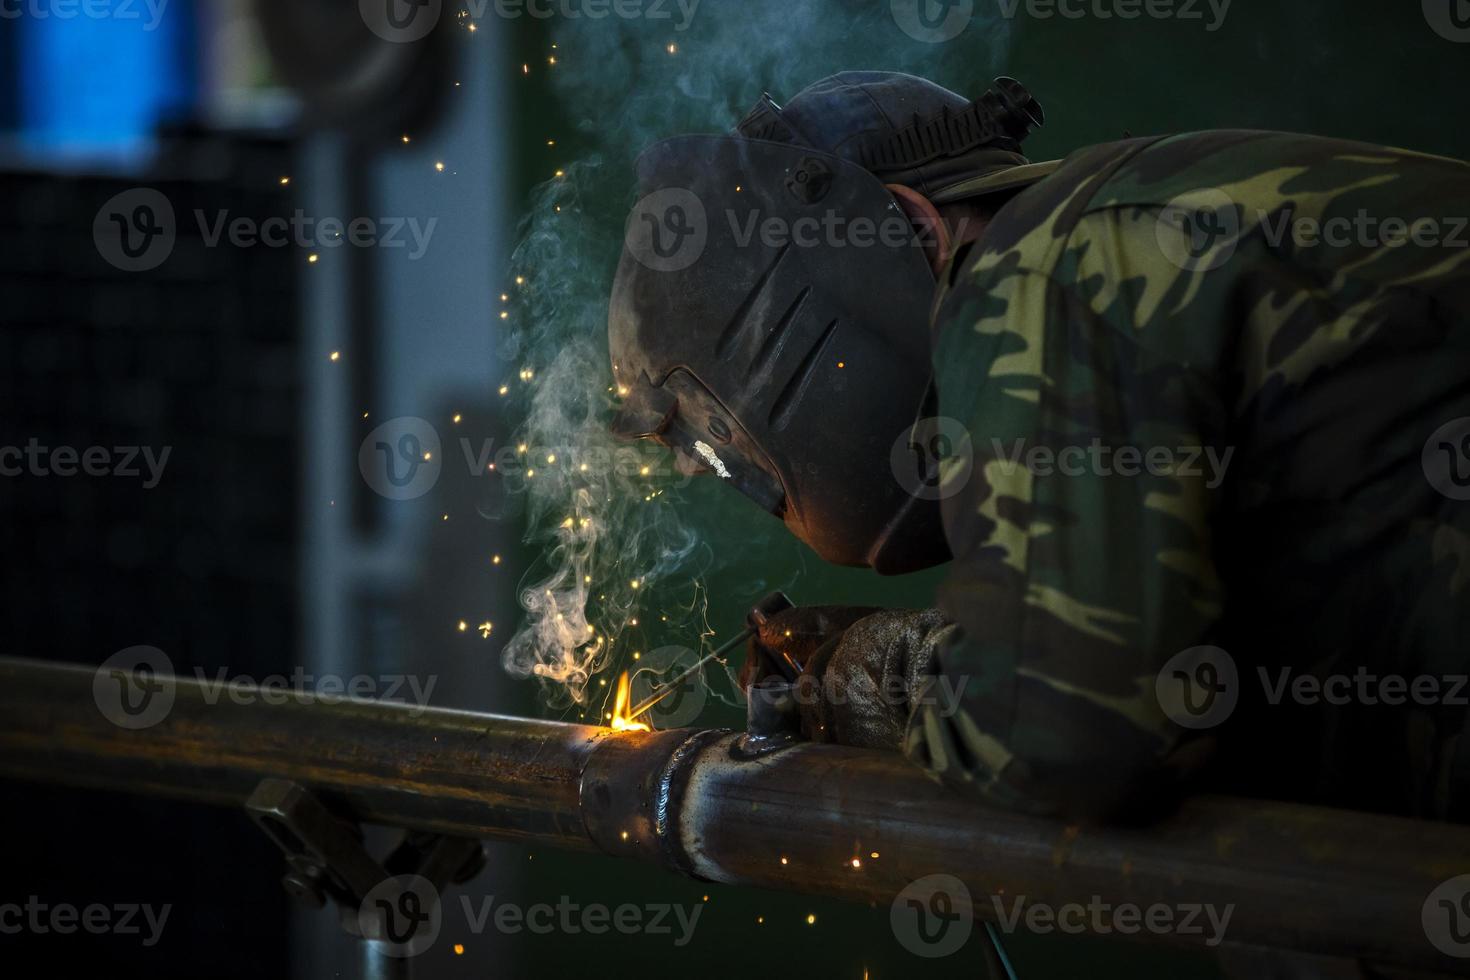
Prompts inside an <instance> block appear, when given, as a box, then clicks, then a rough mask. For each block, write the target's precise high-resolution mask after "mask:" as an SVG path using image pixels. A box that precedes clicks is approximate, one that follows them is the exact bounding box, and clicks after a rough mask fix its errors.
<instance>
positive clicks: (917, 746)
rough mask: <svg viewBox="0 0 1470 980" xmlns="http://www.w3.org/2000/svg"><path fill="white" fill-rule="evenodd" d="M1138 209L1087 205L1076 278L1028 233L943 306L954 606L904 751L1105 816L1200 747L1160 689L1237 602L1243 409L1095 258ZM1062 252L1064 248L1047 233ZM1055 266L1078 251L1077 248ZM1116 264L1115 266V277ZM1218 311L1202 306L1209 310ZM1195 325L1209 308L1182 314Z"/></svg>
mask: <svg viewBox="0 0 1470 980" xmlns="http://www.w3.org/2000/svg"><path fill="white" fill-rule="evenodd" d="M1133 224H1138V222H1137V221H1136V216H1135V215H1128V214H1127V213H1125V212H1121V211H1120V212H1110V211H1104V212H1102V213H1098V214H1091V215H1088V216H1087V217H1086V218H1085V219H1083V221H1082V223H1081V224H1079V225H1078V226H1076V228H1075V230H1074V234H1073V235H1072V236H1071V243H1072V244H1075V243H1076V241H1077V240H1078V238H1079V236H1080V237H1082V238H1086V239H1089V241H1090V244H1091V245H1094V246H1099V247H1096V248H1091V249H1088V248H1083V249H1081V250H1079V251H1071V250H1070V249H1068V251H1069V252H1070V254H1072V255H1073V256H1075V255H1078V254H1081V255H1084V256H1087V257H1086V259H1085V260H1083V261H1082V263H1081V264H1078V261H1077V260H1076V259H1075V258H1073V259H1069V260H1068V261H1069V262H1071V263H1072V264H1071V265H1070V272H1071V273H1073V274H1072V275H1069V276H1067V279H1068V282H1066V283H1064V282H1061V281H1059V279H1060V278H1061V277H1059V276H1057V275H1052V274H1047V273H1043V272H1040V271H1037V269H1038V267H1040V268H1050V269H1052V270H1055V269H1056V268H1058V265H1057V263H1054V262H1053V263H1050V264H1044V263H1039V262H1038V263H1028V262H1027V261H1025V257H1024V251H1022V252H1020V253H1018V252H1017V251H1016V250H1010V251H1008V252H1007V251H1001V252H997V250H995V249H994V248H991V249H989V254H987V255H985V256H982V257H981V258H980V259H979V260H978V261H974V262H970V263H968V264H967V267H966V270H965V272H964V273H963V274H962V276H961V280H962V281H960V282H957V283H955V284H954V286H953V288H952V289H951V290H950V291H949V293H948V294H947V295H946V297H945V299H944V300H943V302H942V305H941V307H940V309H939V311H938V313H939V316H938V320H937V323H938V324H939V326H940V328H941V329H940V332H939V334H938V336H937V339H936V350H935V364H936V369H937V381H938V386H939V391H940V400H939V411H940V414H941V415H942V416H944V417H946V418H948V419H951V420H953V422H947V423H945V424H946V425H955V424H958V425H961V426H963V431H964V432H965V433H967V435H968V439H969V447H968V451H964V452H960V453H958V454H957V455H955V456H954V457H953V458H952V459H951V460H950V461H949V463H948V465H946V466H945V467H944V468H942V470H941V474H942V481H943V482H942V483H941V492H943V493H944V494H945V499H944V508H945V527H946V533H947V535H948V537H949V539H950V543H951V547H952V550H953V552H954V555H955V563H954V568H953V572H952V574H951V576H950V577H949V579H948V580H947V582H946V583H945V585H944V586H943V587H942V589H941V591H940V596H939V604H940V607H941V609H942V610H943V611H944V612H945V614H946V615H947V616H948V617H949V618H950V619H951V620H952V621H953V622H955V623H956V624H957V627H958V628H957V629H956V630H955V632H954V633H953V635H952V636H951V638H950V639H949V641H948V643H947V644H946V646H945V649H944V650H943V651H942V653H941V655H940V668H941V669H940V673H939V674H938V676H937V677H936V678H935V679H934V680H933V682H932V684H933V687H932V688H931V689H930V690H929V691H927V692H925V694H924V696H921V697H919V698H918V699H917V702H918V703H917V706H916V708H915V711H914V713H913V715H912V717H911V720H910V724H909V728H908V731H907V733H906V736H905V750H906V752H907V753H908V754H909V756H910V757H911V758H912V759H914V760H915V761H916V762H918V763H919V764H920V765H922V766H924V767H925V768H927V769H928V770H929V771H930V772H931V773H932V774H934V775H935V776H937V777H938V778H939V779H941V780H943V781H944V782H946V783H948V784H950V785H953V786H955V787H957V788H960V789H963V790H966V791H969V792H975V793H979V794H980V795H981V796H983V797H984V798H985V799H987V800H989V801H992V802H994V803H997V804H1000V805H1004V806H1008V807H1012V808H1019V809H1026V810H1030V811H1034V812H1041V813H1061V814H1064V815H1067V816H1074V817H1081V818H1089V817H1101V816H1107V815H1115V814H1117V813H1118V812H1119V810H1120V809H1123V808H1129V809H1137V808H1141V807H1146V806H1147V801H1150V800H1154V799H1156V798H1157V797H1158V796H1159V795H1160V793H1161V792H1162V791H1163V790H1165V789H1166V788H1167V787H1169V786H1170V785H1172V783H1173V782H1175V780H1176V776H1177V771H1178V770H1179V769H1180V768H1182V767H1185V766H1186V765H1187V763H1186V761H1185V760H1186V759H1192V758H1194V757H1196V756H1198V755H1199V754H1200V753H1199V752H1197V751H1195V750H1196V749H1197V748H1199V747H1200V746H1199V745H1198V743H1196V744H1195V745H1194V746H1193V747H1188V742H1187V740H1186V739H1185V738H1184V736H1185V735H1186V734H1187V732H1186V731H1185V730H1184V729H1181V728H1180V727H1179V726H1177V725H1175V724H1174V723H1173V722H1172V721H1171V720H1170V718H1169V717H1168V715H1166V713H1165V712H1164V710H1163V709H1162V708H1161V707H1160V702H1159V699H1158V697H1157V695H1156V693H1155V690H1156V687H1155V685H1156V682H1157V678H1158V676H1159V672H1160V669H1161V667H1163V666H1164V664H1165V663H1166V662H1167V661H1168V660H1170V658H1172V657H1174V656H1175V655H1176V654H1179V653H1180V652H1181V651H1184V650H1186V649H1189V648H1191V647H1195V646H1197V645H1200V644H1203V643H1206V642H1207V641H1208V638H1209V635H1210V633H1211V630H1212V627H1213V626H1214V625H1215V624H1216V622H1217V620H1218V618H1219V615H1220V611H1221V590H1220V585H1219V581H1218V579H1217V576H1216V573H1215V569H1214V566H1213V563H1212V560H1211V547H1210V519H1211V513H1212V509H1213V496H1214V493H1213V491H1214V490H1215V489H1216V487H1217V486H1218V475H1219V472H1218V467H1217V466H1212V465H1211V463H1210V458H1211V457H1209V456H1208V455H1207V454H1208V453H1214V454H1215V456H1214V457H1213V458H1214V459H1215V460H1216V462H1217V463H1218V462H1219V461H1220V460H1221V459H1222V458H1223V459H1226V460H1228V456H1224V454H1225V452H1226V450H1225V448H1224V446H1223V442H1224V439H1223V433H1224V430H1225V423H1224V422H1223V421H1222V420H1223V419H1224V418H1225V417H1226V415H1227V413H1226V411H1225V408H1224V407H1223V405H1222V402H1221V399H1220V397H1219V395H1218V394H1217V392H1216V391H1215V389H1214V382H1213V380H1212V379H1211V378H1210V377H1208V376H1206V375H1205V374H1203V373H1200V372H1198V371H1196V370H1195V369H1193V368H1191V367H1190V366H1189V365H1188V364H1187V363H1186V362H1184V361H1182V360H1181V359H1180V358H1178V356H1177V353H1168V352H1160V351H1155V350H1150V349H1149V348H1148V347H1147V346H1146V345H1145V341H1144V339H1142V338H1140V336H1139V334H1138V332H1137V331H1129V330H1127V329H1120V328H1119V327H1118V326H1117V325H1115V324H1111V323H1109V322H1108V319H1107V317H1106V315H1105V314H1104V312H1103V311H1099V310H1098V309H1097V308H1096V307H1097V304H1096V303H1094V302H1092V301H1091V299H1095V297H1089V296H1088V295H1087V292H1086V288H1087V287H1086V284H1087V283H1094V284H1095V283H1096V282H1097V281H1098V278H1099V277H1098V276H1097V275H1096V274H1095V273H1098V272H1104V271H1105V272H1106V273H1107V274H1108V277H1109V278H1112V277H1114V276H1121V277H1123V281H1127V279H1128V277H1129V276H1131V275H1133V274H1134V273H1135V272H1137V271H1139V270H1130V269H1127V268H1121V269H1120V268H1112V269H1107V270H1103V269H1100V268H1094V269H1091V270H1089V269H1086V268H1084V266H1085V265H1086V263H1102V264H1107V263H1115V262H1125V263H1126V262H1127V261H1128V260H1129V256H1130V255H1133V256H1136V255H1139V254H1140V253H1139V252H1138V251H1136V250H1134V249H1132V248H1130V247H1128V246H1127V245H1126V244H1122V241H1123V239H1126V238H1127V237H1128V236H1129V235H1133V234H1137V233H1139V232H1137V231H1135V230H1133V229H1132V228H1131V227H1130V226H1131V225H1133ZM1044 247H1046V248H1058V249H1061V248H1062V243H1060V242H1050V241H1049V242H1047V243H1046V244H1045V246H1044ZM1061 267H1064V268H1065V267H1068V266H1067V262H1063V263H1062V264H1061ZM1114 281H1117V280H1114ZM1199 316H1200V317H1203V316H1204V314H1199ZM1174 319H1175V320H1176V322H1175V324H1174V326H1176V327H1177V328H1178V329H1181V330H1188V329H1193V328H1195V327H1200V328H1201V329H1204V328H1205V325H1204V324H1197V323H1192V322H1191V314H1190V313H1189V312H1188V311H1187V310H1186V312H1185V313H1183V314H1181V315H1180V316H1178V317H1175V318H1174Z"/></svg>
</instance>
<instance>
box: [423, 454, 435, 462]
mask: <svg viewBox="0 0 1470 980" xmlns="http://www.w3.org/2000/svg"><path fill="white" fill-rule="evenodd" d="M433 458H434V454H433V453H424V462H425V463H427V462H428V461H429V460H431V459H433Z"/></svg>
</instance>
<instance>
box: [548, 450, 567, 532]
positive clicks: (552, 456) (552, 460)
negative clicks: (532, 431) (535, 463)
mask: <svg viewBox="0 0 1470 980" xmlns="http://www.w3.org/2000/svg"><path fill="white" fill-rule="evenodd" d="M555 463H556V453H547V454H546V465H547V466H551V465H553V464H555ZM567 520H568V521H570V520H571V518H570V517H569V518H567Z"/></svg>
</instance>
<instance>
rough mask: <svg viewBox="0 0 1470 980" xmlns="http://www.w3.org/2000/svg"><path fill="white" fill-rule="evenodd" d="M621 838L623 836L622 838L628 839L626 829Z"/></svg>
mask: <svg viewBox="0 0 1470 980" xmlns="http://www.w3.org/2000/svg"><path fill="white" fill-rule="evenodd" d="M622 838H623V840H627V839H628V832H627V831H626V830H625V831H623V833H622Z"/></svg>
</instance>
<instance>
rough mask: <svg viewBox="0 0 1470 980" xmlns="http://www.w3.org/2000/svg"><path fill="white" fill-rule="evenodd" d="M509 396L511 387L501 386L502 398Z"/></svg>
mask: <svg viewBox="0 0 1470 980" xmlns="http://www.w3.org/2000/svg"><path fill="white" fill-rule="evenodd" d="M508 394H510V385H501V386H500V397H502V398H504V397H505V396H506V395H508Z"/></svg>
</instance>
